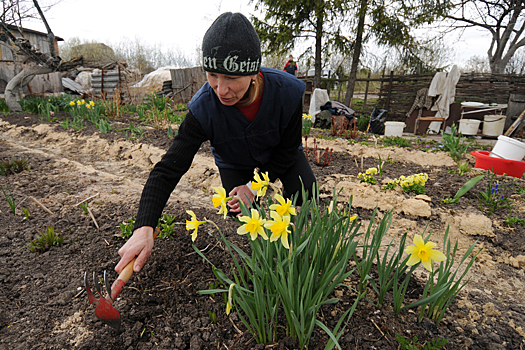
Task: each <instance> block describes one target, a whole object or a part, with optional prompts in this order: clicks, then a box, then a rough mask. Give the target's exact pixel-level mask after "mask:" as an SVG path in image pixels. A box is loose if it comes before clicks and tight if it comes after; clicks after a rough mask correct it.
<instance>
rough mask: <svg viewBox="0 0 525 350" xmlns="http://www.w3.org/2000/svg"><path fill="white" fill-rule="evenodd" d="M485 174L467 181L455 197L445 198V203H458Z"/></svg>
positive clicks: (443, 201)
mask: <svg viewBox="0 0 525 350" xmlns="http://www.w3.org/2000/svg"><path fill="white" fill-rule="evenodd" d="M484 177H485V175H478V176H476V177H475V178H472V179H470V180H469V181H467V182H466V183H465V184H464V185H463V186H462V187H461V188H460V189H459V190H458V191H457V192H456V195H455V196H454V197H453V198H444V199H443V200H442V203H443V204H456V203H457V202H459V199H460V198H461V197H463V196H464V195H465V194H466V193H467V192H468V191H470V189H471V188H472V187H474V185H476V184H477V183H478V182H479V181H480V180H481V179H483V178H484Z"/></svg>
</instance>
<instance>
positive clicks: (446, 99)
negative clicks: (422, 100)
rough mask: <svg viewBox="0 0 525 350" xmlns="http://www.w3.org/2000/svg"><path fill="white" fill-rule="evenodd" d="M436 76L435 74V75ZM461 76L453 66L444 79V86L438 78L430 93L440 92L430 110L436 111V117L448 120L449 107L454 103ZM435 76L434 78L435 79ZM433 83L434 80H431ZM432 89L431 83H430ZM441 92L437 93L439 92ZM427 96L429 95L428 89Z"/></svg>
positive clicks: (456, 67)
mask: <svg viewBox="0 0 525 350" xmlns="http://www.w3.org/2000/svg"><path fill="white" fill-rule="evenodd" d="M436 75H437V74H436ZM460 76H461V73H460V72H459V68H458V66H456V65H454V66H453V67H452V69H451V70H450V72H449V73H448V74H447V75H446V79H445V82H444V84H442V82H441V79H442V78H438V81H437V82H436V87H435V90H434V88H432V89H433V91H432V93H433V92H434V91H436V92H438V93H439V92H441V93H440V94H439V97H438V99H437V101H436V103H435V104H434V106H433V107H432V108H431V109H430V110H431V111H437V113H436V117H442V118H445V119H448V116H449V110H450V105H451V104H452V103H453V102H454V98H455V97H456V84H457V83H458V81H459V78H460ZM435 77H436V76H434V78H435ZM432 81H434V79H432ZM430 85H431V87H432V83H430ZM440 89H441V90H442V91H439V90H440ZM429 96H431V95H430V88H429Z"/></svg>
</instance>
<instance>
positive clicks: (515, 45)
mask: <svg viewBox="0 0 525 350" xmlns="http://www.w3.org/2000/svg"><path fill="white" fill-rule="evenodd" d="M452 5H453V7H452V9H451V11H450V12H449V13H448V14H446V15H445V18H446V19H449V20H452V21H453V25H452V29H465V28H482V29H485V30H487V31H488V32H489V33H490V35H491V42H490V46H489V48H488V50H487V55H488V58H489V65H490V70H491V72H492V73H504V72H505V67H506V66H507V64H508V63H509V61H510V60H511V58H512V57H513V56H514V54H515V53H516V51H517V50H518V49H519V48H520V47H522V46H524V45H525V34H524V32H523V31H524V29H525V13H524V7H525V4H524V1H523V0H455V1H454V0H453V4H452Z"/></svg>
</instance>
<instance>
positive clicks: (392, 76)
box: [385, 70, 394, 113]
mask: <svg viewBox="0 0 525 350" xmlns="http://www.w3.org/2000/svg"><path fill="white" fill-rule="evenodd" d="M393 81H394V71H393V70H391V71H390V79H389V80H388V95H387V97H386V106H385V109H386V110H387V113H388V110H389V109H390V96H391V95H392V82H393Z"/></svg>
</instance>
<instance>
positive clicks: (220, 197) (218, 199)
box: [211, 187, 228, 219]
mask: <svg viewBox="0 0 525 350" xmlns="http://www.w3.org/2000/svg"><path fill="white" fill-rule="evenodd" d="M212 188H213V189H214V190H215V191H216V192H217V194H214V195H213V198H212V199H211V200H212V202H213V207H214V208H217V207H218V206H220V209H219V211H218V212H217V214H224V218H225V219H226V215H228V208H227V207H226V201H227V200H228V198H227V197H226V190H225V189H224V188H223V187H212Z"/></svg>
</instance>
